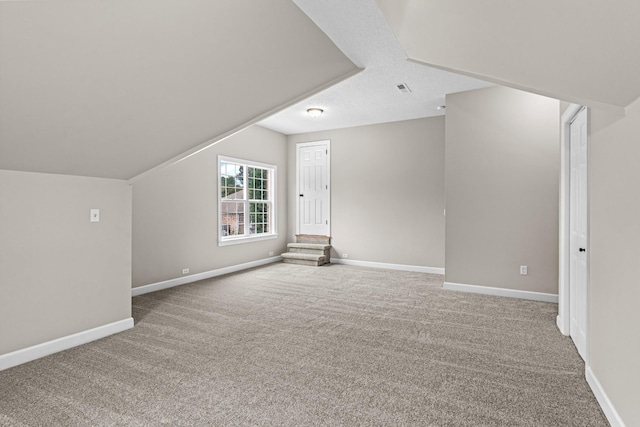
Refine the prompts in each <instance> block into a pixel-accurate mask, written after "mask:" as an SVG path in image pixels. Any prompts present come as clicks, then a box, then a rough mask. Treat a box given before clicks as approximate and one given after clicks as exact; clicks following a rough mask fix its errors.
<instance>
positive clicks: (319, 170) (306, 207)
mask: <svg viewBox="0 0 640 427" xmlns="http://www.w3.org/2000/svg"><path fill="white" fill-rule="evenodd" d="M296 152H297V156H296V157H297V162H298V164H297V183H298V185H297V190H298V194H297V196H298V212H297V216H298V220H297V225H298V226H297V234H312V235H318V236H330V235H331V232H330V230H331V228H330V227H331V220H330V213H331V209H330V200H331V197H330V185H329V181H330V164H331V162H330V142H329V141H317V142H308V143H302V144H298V145H297V147H296Z"/></svg>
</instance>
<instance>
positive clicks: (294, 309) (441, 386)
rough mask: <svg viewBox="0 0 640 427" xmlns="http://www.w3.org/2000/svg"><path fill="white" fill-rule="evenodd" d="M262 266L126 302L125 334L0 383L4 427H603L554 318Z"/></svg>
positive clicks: (434, 281)
mask: <svg viewBox="0 0 640 427" xmlns="http://www.w3.org/2000/svg"><path fill="white" fill-rule="evenodd" d="M441 285H442V278H441V277H440V276H434V275H428V274H422V273H408V272H397V271H388V270H375V269H361V268H355V267H347V266H341V265H328V266H324V267H319V268H314V267H304V266H296V265H288V264H273V265H269V266H267V267H263V268H259V269H254V270H251V271H247V272H242V273H237V274H234V275H229V276H224V277H220V278H216V279H211V280H205V281H201V282H198V283H194V284H190V285H185V286H181V287H177V288H173V289H168V290H165V291H160V292H156V293H152V294H146V295H141V296H139V297H136V298H134V299H133V315H134V318H135V321H136V327H135V328H134V329H132V330H129V331H126V332H124V333H121V334H118V335H115V336H111V337H108V338H105V339H102V340H99V341H97V342H94V343H91V344H88V345H84V346H81V347H77V348H75V349H71V350H68V351H65V352H62V353H58V354H55V355H52V356H49V357H47V358H44V359H40V360H37V361H34V362H31V363H27V364H25V365H21V366H18V367H15V368H12V369H9V370H6V371H3V372H0V425H3V426H4V425H9V426H54V425H56V426H57V425H59V426H93V425H98V426H113V425H121V426H157V425H171V426H180V425H185V426H187V425H188V426H191V425H194V426H199V425H212V426H606V425H607V422H606V420H605V419H604V417H603V415H602V413H601V411H600V409H599V407H598V405H597V403H596V400H595V398H594V397H593V395H592V394H591V392H590V390H589V388H588V386H587V384H586V382H585V380H584V364H583V363H582V361H581V359H580V358H579V356H578V355H577V353H576V351H575V349H574V347H573V346H572V344H571V342H570V340H569V339H567V338H565V337H562V336H561V335H560V334H559V333H558V331H557V330H556V327H555V317H556V313H557V305H555V304H548V303H540V302H532V301H522V300H516V299H509V298H499V297H490V296H483V295H472V294H465V293H456V292H451V291H445V290H442V289H441Z"/></svg>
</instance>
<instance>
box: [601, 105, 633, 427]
mask: <svg viewBox="0 0 640 427" xmlns="http://www.w3.org/2000/svg"><path fill="white" fill-rule="evenodd" d="M639 139H640V101H636V102H635V103H634V104H632V105H631V106H630V107H629V108H628V109H627V116H626V117H624V118H622V119H620V118H615V117H612V116H610V115H608V114H606V113H603V112H601V111H598V110H591V140H590V143H591V151H590V212H591V217H590V223H591V224H590V225H591V226H590V233H591V234H590V242H589V245H590V282H589V300H590V304H589V328H590V330H589V354H590V364H591V369H592V371H593V373H594V375H595V376H596V378H597V379H598V380H599V382H600V384H601V385H602V387H603V388H604V390H605V392H606V393H607V395H608V397H609V398H610V400H611V402H612V403H613V406H614V407H615V408H616V410H617V412H618V413H619V415H620V416H621V418H622V420H623V421H624V423H625V424H626V425H627V426H637V425H640V410H638V402H639V401H640V394H639V392H638V385H640V368H638V361H640V328H639V325H640V285H639V284H638V281H639V280H640V279H639V278H640V262H639V257H638V255H639V254H640V250H638V242H639V241H640V197H638V194H639V190H638V184H639V183H640V167H639V166H638V159H640V143H639Z"/></svg>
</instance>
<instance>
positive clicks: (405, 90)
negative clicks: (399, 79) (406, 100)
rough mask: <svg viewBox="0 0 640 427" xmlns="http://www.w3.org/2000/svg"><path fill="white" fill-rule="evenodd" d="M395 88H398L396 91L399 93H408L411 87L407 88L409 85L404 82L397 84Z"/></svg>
mask: <svg viewBox="0 0 640 427" xmlns="http://www.w3.org/2000/svg"><path fill="white" fill-rule="evenodd" d="M396 88H397V89H398V91H399V92H400V93H410V92H411V89H409V86H407V84H406V83H400V84H397V85H396Z"/></svg>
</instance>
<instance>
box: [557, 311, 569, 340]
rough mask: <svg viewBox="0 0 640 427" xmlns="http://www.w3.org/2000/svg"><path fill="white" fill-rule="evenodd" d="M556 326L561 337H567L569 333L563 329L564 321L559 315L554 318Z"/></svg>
mask: <svg viewBox="0 0 640 427" xmlns="http://www.w3.org/2000/svg"><path fill="white" fill-rule="evenodd" d="M556 326H557V327H558V330H559V331H560V333H561V334H562V335H564V336H565V337H568V336H569V334H570V332H569V331H568V330H565V329H564V319H563V318H562V317H561V316H560V315H559V314H558V315H557V316H556Z"/></svg>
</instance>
